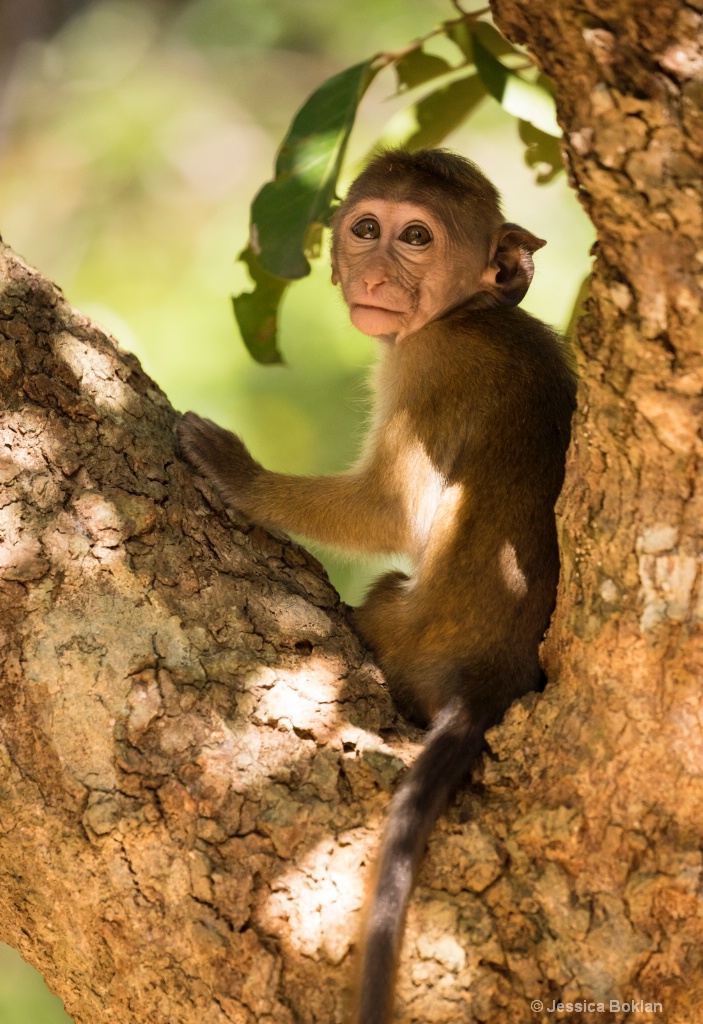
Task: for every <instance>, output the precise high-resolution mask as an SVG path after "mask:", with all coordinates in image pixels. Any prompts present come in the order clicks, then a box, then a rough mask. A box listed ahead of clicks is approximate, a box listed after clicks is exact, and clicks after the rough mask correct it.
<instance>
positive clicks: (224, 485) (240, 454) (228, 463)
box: [176, 412, 261, 507]
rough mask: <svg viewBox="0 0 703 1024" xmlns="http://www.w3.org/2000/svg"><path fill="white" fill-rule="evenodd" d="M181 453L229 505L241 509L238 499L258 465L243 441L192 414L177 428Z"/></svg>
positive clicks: (258, 467) (183, 419)
mask: <svg viewBox="0 0 703 1024" xmlns="http://www.w3.org/2000/svg"><path fill="white" fill-rule="evenodd" d="M176 433H177V437H178V446H179V449H180V451H181V454H182V455H183V456H184V458H185V459H187V461H188V462H190V464H191V465H192V466H193V467H194V469H196V470H197V471H198V472H199V473H200V474H201V475H202V476H204V477H205V478H206V479H207V480H209V481H210V483H212V484H213V486H214V487H215V488H216V489H217V490H218V492H219V493H220V495H221V496H222V498H223V499H224V501H225V502H227V503H228V504H233V505H235V506H240V507H241V498H242V497H243V496H244V491H245V490H246V488H247V486H248V485H249V484H250V483H251V481H252V480H253V478H254V477H255V476H256V474H257V472H258V471H260V468H261V467H260V466H259V464H258V463H257V462H255V461H254V459H252V457H251V455H250V454H249V452H248V451H247V449H246V447H245V446H244V444H243V442H242V441H241V440H240V439H239V438H238V437H237V435H236V434H232V433H231V432H230V431H229V430H224V429H223V428H222V427H218V426H217V424H216V423H213V422H212V421H211V420H206V419H203V418H202V417H201V416H198V415H197V414H196V413H194V412H187V413H186V414H185V415H184V416H183V417H182V418H181V420H180V421H179V423H178V426H177V428H176Z"/></svg>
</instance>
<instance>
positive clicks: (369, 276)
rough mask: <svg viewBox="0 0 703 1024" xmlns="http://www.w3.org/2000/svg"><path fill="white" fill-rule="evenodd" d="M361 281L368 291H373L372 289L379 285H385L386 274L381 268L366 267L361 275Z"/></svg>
mask: <svg viewBox="0 0 703 1024" xmlns="http://www.w3.org/2000/svg"><path fill="white" fill-rule="evenodd" d="M361 279H362V281H363V282H364V284H365V285H366V287H367V288H368V290H369V291H373V289H374V288H378V287H379V285H382V284H386V282H387V281H388V273H387V271H386V270H385V269H384V268H383V267H368V268H367V269H366V270H365V271H364V273H363V274H362V275H361Z"/></svg>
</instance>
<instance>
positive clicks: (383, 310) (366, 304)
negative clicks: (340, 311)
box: [352, 302, 405, 314]
mask: <svg viewBox="0 0 703 1024" xmlns="http://www.w3.org/2000/svg"><path fill="white" fill-rule="evenodd" d="M352 306H353V307H354V308H355V309H374V310H376V312H378V313H396V314H399V313H404V312H405V310H403V309H391V308H390V306H374V305H373V304H372V303H370V302H352Z"/></svg>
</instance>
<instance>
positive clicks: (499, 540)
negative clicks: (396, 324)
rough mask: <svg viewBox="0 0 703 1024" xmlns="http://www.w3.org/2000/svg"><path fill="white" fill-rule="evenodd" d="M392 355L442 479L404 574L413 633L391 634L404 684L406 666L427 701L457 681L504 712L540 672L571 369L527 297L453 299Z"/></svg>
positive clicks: (414, 426) (398, 384)
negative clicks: (517, 304)
mask: <svg viewBox="0 0 703 1024" xmlns="http://www.w3.org/2000/svg"><path fill="white" fill-rule="evenodd" d="M389 364H390V365H389V366H388V367H387V368H386V376H387V378H388V385H387V386H390V387H391V388H392V389H394V391H395V394H396V395H397V396H399V398H400V396H405V398H404V401H405V402H406V406H405V409H406V411H407V415H408V416H409V419H410V429H411V431H412V432H413V433H414V435H415V437H416V439H417V441H418V442H419V444H420V445H421V446H422V449H423V450H424V452H425V453H426V456H427V458H428V459H429V460H430V462H431V463H432V465H433V466H434V467H435V469H436V470H437V471H438V473H439V474H440V475H441V478H442V479H443V481H444V496H443V498H442V500H441V501H440V504H439V505H438V507H437V512H436V515H435V520H436V528H435V525H433V530H434V533H435V536H433V531H432V530H431V531H430V537H429V541H428V544H427V547H426V549H425V551H424V552H423V555H422V556H421V558H420V560H419V564H418V567H417V574H416V578H415V581H414V582H413V584H411V585H409V587H408V596H407V610H408V621H410V620H411V621H412V638H411V637H410V635H409V634H408V635H405V636H401V635H400V634H399V635H398V638H397V641H398V642H397V644H394V647H395V648H396V651H397V657H396V659H394V660H395V662H396V664H397V668H398V675H399V683H400V686H401V687H402V688H404V684H403V681H402V680H403V676H405V677H406V678H407V684H408V687H409V689H410V690H411V691H412V693H413V694H414V695H415V698H416V699H417V698H418V696H419V697H420V703H422V698H421V694H422V692H423V691H426V692H427V695H428V702H429V700H430V695H432V696H431V701H432V703H433V704H434V703H436V700H437V695H438V692H439V694H440V697H441V702H444V701H446V700H448V699H449V698H450V697H451V696H453V695H454V693H456V692H459V693H460V694H461V695H462V697H463V698H464V699H465V700H468V702H469V703H470V705H471V706H472V707H473V709H474V710H475V711H476V712H477V713H479V714H481V715H482V716H483V715H484V714H488V716H489V717H490V715H491V711H492V710H495V715H496V717H500V715H501V714H502V713H503V711H504V710H505V707H507V705H508V704H509V703H510V702H511V701H512V700H513V699H514V698H515V697H516V696H518V695H520V694H521V693H524V692H527V691H528V690H530V689H533V688H534V687H535V686H537V685H538V684H539V679H540V669H539V664H538V645H539V642H540V640H541V638H542V636H543V634H544V631H545V629H546V627H547V625H548V622H549V617H550V615H551V612H552V609H553V606H554V600H555V593H556V585H557V578H558V572H559V556H558V549H557V537H556V526H555V519H554V503H555V501H556V499H557V496H558V494H559V491H560V488H561V485H562V481H563V476H564V458H565V453H566V448H567V446H568V442H569V428H570V420H571V415H572V412H573V409H574V404H575V378H574V374H573V372H572V370H571V367H570V365H569V361H568V357H567V354H566V351H565V347H564V343H563V341H562V340H561V339H560V338H559V336H558V335H557V334H556V333H555V332H554V331H552V330H551V329H550V328H549V327H547V326H546V325H545V324H543V323H541V322H540V321H539V320H536V319H535V318H533V317H531V316H530V315H529V314H527V313H525V312H524V311H523V310H520V309H508V310H506V309H496V310H482V311H470V310H466V311H463V310H458V311H455V312H453V313H451V314H448V315H447V316H445V317H443V318H441V319H440V320H438V321H435V322H433V323H431V324H429V325H427V326H426V327H425V328H423V329H422V330H421V331H418V332H417V334H415V335H414V336H412V337H410V338H408V339H406V341H405V342H403V343H402V344H401V345H399V346H397V350H395V351H393V352H392V353H391V355H390V359H389ZM388 371H390V373H388ZM400 401H403V399H402V398H400ZM409 642H410V644H409V649H408V653H407V654H406V655H405V656H404V655H403V654H402V648H403V645H404V644H405V645H408V643H409ZM410 677H412V678H410ZM425 680H426V681H425ZM428 706H429V704H428Z"/></svg>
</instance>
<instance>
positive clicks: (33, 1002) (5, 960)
mask: <svg viewBox="0 0 703 1024" xmlns="http://www.w3.org/2000/svg"><path fill="white" fill-rule="evenodd" d="M0 1024H71V1018H70V1017H69V1016H68V1014H66V1013H64V1009H63V1003H62V1002H61V1000H60V999H59V998H58V997H57V996H55V995H52V993H51V992H50V991H49V989H48V988H47V987H46V985H45V984H44V979H43V978H42V977H41V976H40V975H39V974H37V972H36V971H35V970H34V969H33V968H32V967H30V966H29V964H26V963H25V962H24V960H23V959H22V957H21V956H20V955H19V953H18V952H17V950H16V949H10V947H9V946H2V945H0Z"/></svg>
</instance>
